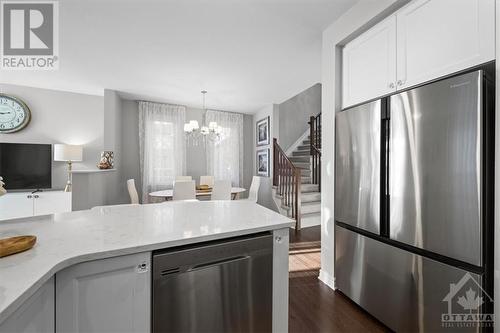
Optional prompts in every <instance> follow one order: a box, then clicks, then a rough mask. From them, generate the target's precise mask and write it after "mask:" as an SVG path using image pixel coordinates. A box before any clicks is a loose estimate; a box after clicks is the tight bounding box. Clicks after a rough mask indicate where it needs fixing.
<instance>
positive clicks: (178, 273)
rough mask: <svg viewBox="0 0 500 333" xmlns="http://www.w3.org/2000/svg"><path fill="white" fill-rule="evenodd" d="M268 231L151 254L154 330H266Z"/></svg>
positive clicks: (269, 267) (268, 322) (269, 273)
mask: <svg viewBox="0 0 500 333" xmlns="http://www.w3.org/2000/svg"><path fill="white" fill-rule="evenodd" d="M272 251H273V239H272V235H271V234H269V233H266V234H258V235H254V236H251V237H242V238H234V239H230V240H227V241H221V242H211V243H205V244H199V245H197V246H193V247H181V248H177V249H174V250H170V251H168V250H165V251H156V252H154V253H153V332H270V331H271V330H272V278H273V255H272Z"/></svg>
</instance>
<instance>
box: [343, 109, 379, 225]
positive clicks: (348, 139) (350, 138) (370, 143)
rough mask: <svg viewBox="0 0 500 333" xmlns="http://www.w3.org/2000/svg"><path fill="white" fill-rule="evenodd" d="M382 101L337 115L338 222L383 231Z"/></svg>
mask: <svg viewBox="0 0 500 333" xmlns="http://www.w3.org/2000/svg"><path fill="white" fill-rule="evenodd" d="M380 127H381V102H380V100H378V101H375V102H372V103H368V104H365V105H362V106H358V107H355V108H352V109H348V110H347V111H343V112H340V113H338V114H337V116H336V120H335V220H336V221H340V222H344V223H347V224H350V225H352V226H355V227H358V228H361V229H364V230H366V231H370V232H373V233H376V234H378V233H379V231H380V140H381V139H380Z"/></svg>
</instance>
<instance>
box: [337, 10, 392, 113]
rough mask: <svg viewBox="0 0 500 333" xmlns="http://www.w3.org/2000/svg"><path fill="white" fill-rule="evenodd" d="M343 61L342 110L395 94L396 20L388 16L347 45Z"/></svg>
mask: <svg viewBox="0 0 500 333" xmlns="http://www.w3.org/2000/svg"><path fill="white" fill-rule="evenodd" d="M342 59H343V63H342V79H343V89H342V105H343V106H344V107H346V106H350V105H354V104H357V103H360V102H364V101H367V100H369V99H372V98H375V97H378V96H382V95H385V94H389V93H391V92H394V91H395V89H396V87H395V84H396V17H395V16H391V17H388V18H387V19H385V20H384V21H382V22H380V23H379V24H377V25H376V26H375V27H373V28H371V29H370V30H368V31H367V32H365V33H363V34H362V35H360V36H359V37H357V38H356V39H354V40H352V41H351V42H349V43H348V44H347V45H346V46H345V47H344V49H343V51H342Z"/></svg>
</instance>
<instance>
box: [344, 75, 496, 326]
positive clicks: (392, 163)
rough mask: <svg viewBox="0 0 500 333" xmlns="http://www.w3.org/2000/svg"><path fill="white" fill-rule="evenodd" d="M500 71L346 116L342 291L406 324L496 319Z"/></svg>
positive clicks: (388, 320) (389, 321) (460, 78)
mask: <svg viewBox="0 0 500 333" xmlns="http://www.w3.org/2000/svg"><path fill="white" fill-rule="evenodd" d="M491 75H492V74H490V71H489V67H485V68H484V69H481V70H476V71H471V72H467V73H465V74H460V75H456V76H453V77H450V78H446V79H442V80H440V81H437V82H433V83H429V84H426V85H423V86H420V87H417V88H414V89H410V90H407V91H404V92H401V93H398V94H395V95H392V96H388V97H385V98H382V99H380V100H377V101H374V102H370V103H367V104H364V105H361V106H356V107H353V108H349V109H347V110H343V111H342V112H340V113H338V114H337V116H336V144H335V149H336V156H335V157H336V160H335V221H336V222H335V223H336V226H335V244H336V245H335V283H336V288H337V289H338V290H340V291H341V292H342V293H344V294H345V295H346V296H348V297H349V298H351V299H352V300H353V301H354V302H356V303H358V304H359V305H360V306H362V307H363V308H365V309H366V310H367V311H368V312H369V313H371V314H372V315H373V316H375V317H376V318H377V319H379V320H380V321H382V322H383V323H384V324H385V325H387V326H388V327H389V328H391V329H393V330H395V331H426V332H427V331H446V330H447V329H452V330H453V331H470V332H475V331H479V330H481V329H483V330H485V329H486V330H487V329H489V328H488V327H489V326H491V321H488V319H490V317H487V315H489V314H491V313H492V311H493V310H492V299H491V296H492V295H493V287H492V281H493V277H492V265H493V215H492V213H493V205H492V202H493V140H494V132H493V131H494V127H493V121H494V119H493V117H494V79H493V78H492V77H491ZM462 314H464V315H462ZM479 314H481V315H483V317H480V316H478V315H479ZM485 327H486V328H485Z"/></svg>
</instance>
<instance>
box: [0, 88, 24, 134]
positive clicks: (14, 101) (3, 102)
mask: <svg viewBox="0 0 500 333" xmlns="http://www.w3.org/2000/svg"><path fill="white" fill-rule="evenodd" d="M30 120H31V111H30V109H29V108H28V106H27V105H26V103H24V102H23V101H21V100H20V99H19V98H16V97H14V96H9V95H5V94H0V134H2V133H13V132H17V131H20V130H22V129H23V128H25V127H26V126H28V124H29V122H30Z"/></svg>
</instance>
